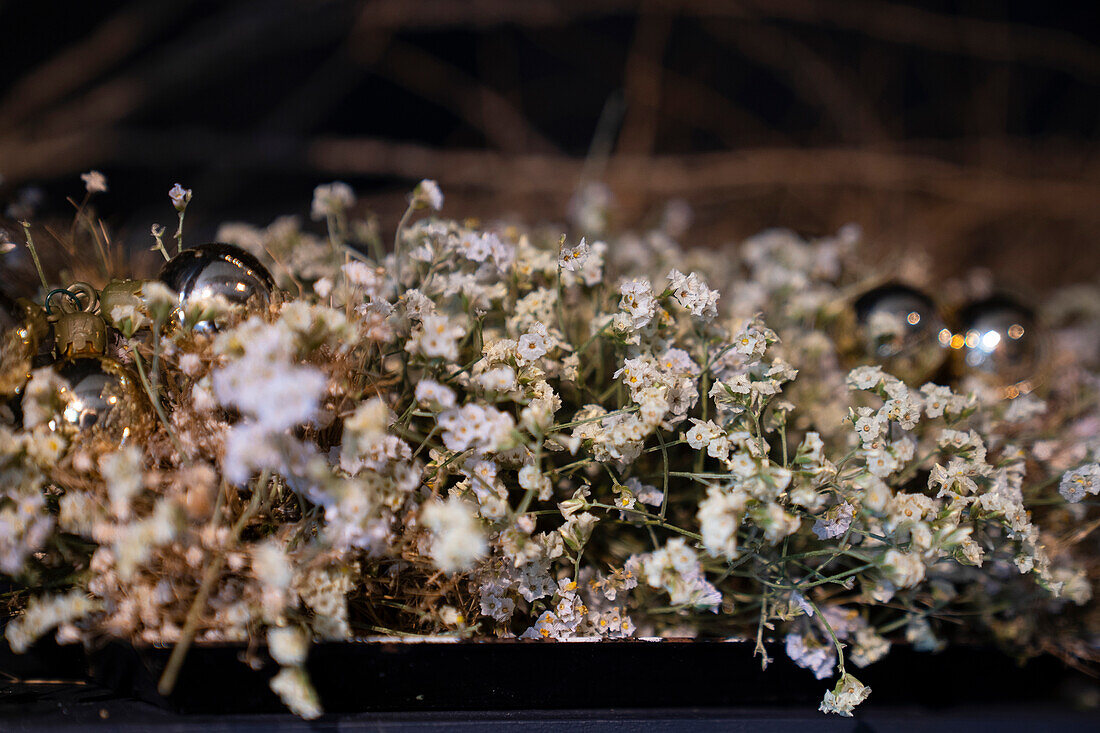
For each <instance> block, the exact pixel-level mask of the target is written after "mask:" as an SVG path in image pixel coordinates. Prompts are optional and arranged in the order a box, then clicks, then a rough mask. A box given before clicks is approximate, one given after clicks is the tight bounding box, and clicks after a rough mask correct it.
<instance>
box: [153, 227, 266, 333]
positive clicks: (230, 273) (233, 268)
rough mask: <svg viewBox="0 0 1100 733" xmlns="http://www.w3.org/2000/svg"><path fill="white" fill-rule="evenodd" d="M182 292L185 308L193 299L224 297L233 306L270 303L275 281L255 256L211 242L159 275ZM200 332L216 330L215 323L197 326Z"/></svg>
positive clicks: (182, 256) (176, 260)
mask: <svg viewBox="0 0 1100 733" xmlns="http://www.w3.org/2000/svg"><path fill="white" fill-rule="evenodd" d="M158 278H159V279H160V281H161V282H163V283H164V284H165V285H167V286H168V287H170V288H172V289H173V290H174V291H176V292H177V293H179V298H180V304H181V305H182V304H183V303H184V302H186V301H187V300H190V299H191V298H205V297H211V296H214V295H221V296H222V297H224V298H225V299H226V300H228V301H229V302H230V303H237V304H244V303H247V302H248V301H249V300H251V299H253V298H257V299H258V300H259V301H260V302H261V303H263V304H265V305H266V304H267V303H268V302H270V300H271V293H272V292H273V291H274V289H275V280H274V279H273V278H272V277H271V273H269V272H268V271H267V268H266V267H264V266H263V264H262V263H261V262H260V261H259V260H258V259H256V258H255V257H254V256H253V255H251V254H249V253H248V252H246V251H245V250H243V249H241V248H240V247H238V246H236V245H233V244H224V243H211V244H200V245H199V246H197V247H192V248H190V249H185V250H184V251H183V252H181V253H179V254H178V255H176V256H175V257H173V258H172V259H171V260H169V261H168V262H166V263H164V267H163V268H161V271H160V275H159V276H158ZM195 330H198V331H214V330H216V327H215V325H214V324H213V323H210V322H202V323H199V324H196V325H195Z"/></svg>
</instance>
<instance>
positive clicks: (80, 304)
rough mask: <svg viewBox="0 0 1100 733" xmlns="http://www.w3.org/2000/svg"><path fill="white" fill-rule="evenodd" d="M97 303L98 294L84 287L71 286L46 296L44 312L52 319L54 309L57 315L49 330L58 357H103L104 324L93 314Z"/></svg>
mask: <svg viewBox="0 0 1100 733" xmlns="http://www.w3.org/2000/svg"><path fill="white" fill-rule="evenodd" d="M58 296H61V297H58ZM98 303H99V294H98V293H97V292H96V289H95V288H93V287H92V286H91V285H89V284H88V283H74V284H72V285H70V286H69V287H68V288H63V289H58V290H54V291H52V292H51V293H50V294H49V295H47V296H46V310H47V312H49V313H50V314H51V315H53V311H54V310H55V309H56V310H59V311H60V315H58V316H57V322H56V323H54V327H53V330H54V338H55V339H56V342H57V355H58V357H60V358H62V359H66V358H70V359H71V358H73V357H76V356H101V355H102V354H104V353H106V351H107V323H106V322H105V321H104V320H103V318H102V317H101V316H99V315H97V314H96V313H95V312H94V311H95V308H96V305H97V304H98Z"/></svg>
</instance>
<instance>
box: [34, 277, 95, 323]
mask: <svg viewBox="0 0 1100 733" xmlns="http://www.w3.org/2000/svg"><path fill="white" fill-rule="evenodd" d="M59 294H64V295H66V296H68V297H67V300H63V301H61V302H60V303H58V304H57V310H59V311H60V312H62V313H79V312H80V311H84V312H85V313H94V312H95V309H96V306H97V305H99V292H98V291H97V290H96V289H95V288H94V287H93V286H92V285H90V284H88V283H86V282H75V283H73V284H72V285H70V286H69V287H67V288H55V289H53V290H51V291H50V292H49V294H48V295H47V296H46V313H48V314H50V315H52V314H53V309H54V307H53V305H52V303H53V299H54V296H55V295H59ZM74 306H75V307H74ZM70 309H71V310H70Z"/></svg>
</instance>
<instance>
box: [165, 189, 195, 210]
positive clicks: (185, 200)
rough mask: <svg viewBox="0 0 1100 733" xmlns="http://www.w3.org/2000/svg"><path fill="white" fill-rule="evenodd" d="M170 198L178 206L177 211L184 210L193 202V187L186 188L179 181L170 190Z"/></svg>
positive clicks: (173, 204)
mask: <svg viewBox="0 0 1100 733" xmlns="http://www.w3.org/2000/svg"><path fill="white" fill-rule="evenodd" d="M168 198H170V199H172V206H174V207H175V208H176V211H183V210H185V209H186V208H187V205H188V204H189V203H191V189H189V188H184V187H183V186H181V185H180V184H178V183H177V184H176V185H174V186H172V189H171V190H170V191H168Z"/></svg>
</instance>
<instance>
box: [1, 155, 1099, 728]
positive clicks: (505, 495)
mask: <svg viewBox="0 0 1100 733" xmlns="http://www.w3.org/2000/svg"><path fill="white" fill-rule="evenodd" d="M101 178H102V176H99V175H98V174H96V173H95V172H94V171H93V172H92V173H90V174H87V176H86V177H85V184H86V186H87V190H88V191H89V193H91V192H93V191H97V192H99V191H105V190H106V182H105V181H104V180H101ZM171 198H172V202H173V205H174V206H175V207H176V208H177V210H178V212H179V215H180V232H179V233H178V238H180V239H181V240H182V226H183V212H184V209H185V208H186V207H187V206H188V205H189V202H190V200H191V192H190V191H188V190H185V189H183V188H182V187H180V186H178V185H177V186H176V187H175V188H174V189H173V190H172V194H171ZM355 204H356V198H355V195H354V193H353V192H352V190H351V189H350V188H349V187H347V186H346V185H345V184H341V183H332V184H329V185H326V186H320V187H318V189H317V190H316V192H315V195H314V199H313V206H312V212H311V213H312V218H313V219H314V220H316V221H317V222H318V224H317V225H316V226H317V227H323V228H324V233H323V234H319V233H317V232H314V231H310V230H309V229H307V228H303V224H302V223H301V222H299V221H298V220H296V219H293V218H282V219H278V220H276V221H275V222H273V223H272V224H270V225H269V226H267V227H263V228H257V227H254V226H251V225H245V224H228V225H225V226H223V227H222V229H221V230H220V232H219V239H221V240H223V241H227V242H231V243H233V244H236V245H238V246H240V247H242V248H244V249H245V250H247V251H249V252H250V253H252V254H253V255H255V256H256V257H258V258H260V259H261V261H263V262H264V263H266V264H267V265H268V266H269V267H270V269H271V272H272V274H273V276H274V278H275V280H276V282H277V285H278V289H277V291H276V292H274V293H272V294H271V298H270V302H267V303H260V302H257V301H252V302H250V303H248V304H245V305H233V304H230V303H229V302H227V301H225V300H224V299H221V300H217V299H212V298H211V299H199V300H193V301H187V302H185V303H183V304H182V305H181V304H180V302H179V300H178V299H177V298H176V297H175V294H174V293H171V292H166V288H164V287H163V286H160V285H158V284H153V283H147V286H146V287H144V288H143V290H142V294H141V297H140V299H138V301H137V302H134V303H132V304H130V305H125V306H119V307H116V308H115V311H117V312H112V313H111V314H110V315H111V319H112V322H113V323H115V324H116V326H115V328H116V330H117V331H118V334H117V338H114V339H112V349H113V350H114V351H113V358H116V359H117V360H118V361H119V362H120V363H121V364H123V365H125V366H126V368H133V369H136V370H138V371H140V373H141V377H142V378H141V381H140V384H141V386H142V388H143V391H144V394H143V395H142V396H143V397H144V398H145V400H146V401H147V402H148V403H149V410H150V414H154V413H155V417H156V422H155V427H152V428H150V430H148V431H146V432H145V433H142V434H140V435H139V434H137V433H136V431H135V432H134V433H133V434H131V433H126V434H124V435H120V434H109V433H108V432H107V428H106V426H100V427H96V428H95V429H90V430H84V431H81V430H66V429H63V428H62V427H58V426H60V425H63V424H64V421H62V420H58V419H57V418H58V416H59V415H61V414H62V413H63V411H64V410H66V409H70V408H71V403H70V402H69V401H68V400H70V397H69V396H68V394H67V393H66V391H65V385H64V384H63V383H62V381H61V380H60V378H59V376H58V374H57V373H56V372H55V371H54V370H53V369H52V368H50V367H45V368H42V369H40V370H38V371H35V372H34V374H33V377H32V378H31V379H30V380H29V382H27V383H26V384H25V385H20V387H21V389H20V391H19V396H18V397H17V398H16V402H15V403H13V404H14V405H15V407H16V408H17V409H13V410H9V413H8V419H7V422H5V423H0V475H2V476H3V477H4V481H3V483H2V485H0V573H2V574H3V576H4V577H5V578H6V579H7V580H8V582H11V583H14V584H15V586H14V587H16V588H17V589H18V590H17V591H16V592H15V593H14V594H13V596H14V598H15V599H16V602H15V604H14V606H15V607H16V608H17V610H18V611H19V613H18V615H17V616H16V618H15V619H14V620H12V621H11V622H10V623H9V624H8V625H7V627H6V636H7V638H8V641H9V643H10V644H11V646H12V647H13V649H15V650H16V651H22V650H24V649H26V648H27V647H28V645H29V644H31V643H32V642H33V640H34V639H36V638H37V637H39V636H41V635H43V634H45V633H47V632H49V631H50V630H51V629H57V636H58V639H59V640H61V641H74V640H79V639H82V638H91V637H93V636H95V635H102V634H109V635H113V636H117V637H123V638H127V639H131V640H135V641H139V642H144V643H163V642H167V643H175V642H180V641H184V642H190V641H192V640H198V641H242V640H246V639H250V638H255V637H256V634H257V632H258V631H262V632H263V633H264V635H265V637H266V639H267V640H268V648H269V651H270V654H271V656H272V658H273V659H274V660H275V661H276V662H277V663H278V664H279V665H280V666H281V667H282V669H281V671H280V672H279V673H278V674H277V675H275V676H274V677H273V678H272V680H271V687H272V689H273V690H274V691H275V692H276V693H278V694H279V695H280V696H281V698H282V699H283V700H284V701H285V702H286V704H287V705H288V706H289V707H290V708H291V709H292V710H294V711H295V712H296V713H298V714H300V715H303V716H305V717H315V716H316V715H319V714H320V712H321V708H320V705H319V703H318V700H319V697H318V695H317V692H316V691H315V690H314V689H313V687H312V686H311V683H310V681H309V679H308V676H307V675H306V672H305V667H304V663H305V660H306V657H307V654H308V648H309V643H310V641H311V640H313V639H346V638H350V637H352V636H356V635H361V634H364V633H371V634H376V633H378V632H379V630H382V631H383V632H390V633H393V634H401V635H409V634H419V635H426V636H431V635H447V636H453V637H459V638H480V637H499V638H521V639H534V640H545V639H552V640H562V639H593V640H595V639H618V638H626V637H633V636H645V637H661V636H665V637H683V636H697V637H700V638H729V637H733V636H738V637H742V638H747V639H755V640H756V644H757V651H758V653H759V654H761V656H762V657H763V659H764V661H765V662H766V661H767V658H768V657H767V650H768V648H769V644H770V643H772V642H773V641H774V640H775V639H781V640H783V648H785V650H786V653H787V655H788V656H790V658H791V659H793V660H794V661H795V662H796V663H797V664H798V665H800V666H802V667H805V668H807V669H808V670H810V671H811V672H812V674H813V675H814V676H816V677H817V678H818V679H825V678H828V677H831V676H834V675H836V676H837V678H838V681H837V682H836V684H835V686H833V687H832V688H831V689H830V690H829V691H827V692H826V693H825V697H824V700H823V701H822V703H821V710H823V711H825V712H830V713H838V714H841V715H850V714H851V713H852V711H853V709H854V708H855V707H856V706H857V705H858V704H859V703H861V702H862V701H863V700H864V699H866V698H867V696H868V695H869V694H870V692H871V691H870V688H869V687H867V686H865V685H864V684H862V683H861V682H860V681H859V680H857V679H856V678H855V677H853V676H852V675H851V674H849V673H848V672H847V671H846V668H845V664H846V663H848V664H854V665H856V666H857V667H866V666H868V665H871V664H873V663H874V662H875V661H877V660H878V659H880V658H882V657H883V656H884V655H885V654H886V653H887V652H888V651H889V649H890V647H891V645H892V644H894V643H898V642H905V643H909V644H911V645H913V646H914V647H915V648H917V649H920V650H930V651H931V650H936V649H939V648H941V647H942V646H943V645H944V644H946V643H948V642H950V641H952V640H954V639H956V638H987V639H995V640H997V641H999V642H1001V643H1003V644H1004V645H1006V646H1007V647H1009V648H1011V649H1013V650H1015V651H1017V652H1019V653H1025V654H1026V653H1029V652H1032V651H1034V650H1038V649H1047V650H1049V649H1058V650H1061V651H1062V652H1065V653H1067V654H1069V653H1074V654H1077V655H1079V656H1080V655H1084V656H1088V655H1089V654H1092V655H1093V656H1095V655H1096V649H1095V647H1092V651H1083V650H1084V649H1086V647H1085V646H1083V645H1082V643H1080V639H1082V638H1088V635H1089V634H1092V635H1093V636H1095V634H1096V632H1097V629H1096V628H1095V619H1096V614H1095V613H1091V615H1090V609H1092V608H1093V606H1092V605H1090V604H1091V603H1092V601H1091V597H1092V592H1091V587H1090V583H1089V581H1088V578H1089V577H1095V572H1096V568H1097V562H1098V560H1100V557H1098V555H1097V553H1096V551H1095V538H1092V539H1089V538H1090V530H1091V528H1094V527H1095V526H1096V519H1095V506H1096V505H1097V503H1098V502H1097V501H1095V497H1096V496H1097V494H1098V492H1100V466H1098V463H1097V461H1098V460H1100V439H1098V438H1097V435H1098V434H1100V431H1097V430H1096V429H1095V428H1096V425H1097V424H1100V407H1098V405H1100V402H1098V400H1097V395H1098V392H1100V378H1098V374H1100V372H1098V369H1097V368H1098V366H1100V365H1098V364H1097V357H1096V354H1095V353H1093V352H1089V351H1088V344H1089V343H1092V344H1094V343H1095V340H1096V336H1097V333H1096V330H1095V328H1094V330H1093V331H1092V332H1091V335H1090V334H1085V335H1084V336H1082V334H1081V331H1080V326H1079V324H1078V323H1076V322H1074V321H1072V319H1071V316H1070V315H1066V316H1064V317H1062V320H1059V318H1060V316H1059V315H1058V314H1059V313H1066V314H1072V313H1073V312H1075V310H1074V308H1076V309H1077V310H1080V309H1081V308H1084V307H1085V306H1086V305H1088V304H1091V305H1092V307H1094V308H1096V309H1097V311H1098V312H1100V293H1098V292H1093V291H1088V292H1083V293H1081V294H1079V296H1078V297H1079V299H1080V300H1081V302H1080V303H1077V305H1076V306H1073V307H1070V306H1067V305H1066V304H1062V305H1061V306H1059V308H1060V310H1059V309H1052V310H1051V311H1050V313H1051V315H1050V318H1049V319H1048V321H1049V323H1050V324H1051V328H1052V338H1051V340H1052V343H1054V344H1055V346H1054V347H1053V348H1054V349H1056V354H1055V355H1051V356H1050V357H1049V358H1050V359H1051V360H1052V363H1058V364H1059V365H1060V366H1059V372H1058V375H1057V379H1056V380H1051V381H1049V382H1048V383H1046V384H1039V383H1038V381H1036V384H1037V386H1038V390H1036V391H1035V392H1033V393H1031V394H1021V393H1020V390H1018V389H1017V390H1016V391H1015V393H1014V394H1013V393H1010V392H1008V391H1006V390H1005V389H1002V387H1003V385H1000V384H998V383H997V377H996V375H992V376H989V375H977V374H974V373H971V372H967V371H966V370H965V369H961V368H960V369H943V370H941V371H939V372H936V373H926V374H914V373H909V372H906V371H905V370H902V371H899V372H898V373H895V369H894V366H896V364H891V363H880V362H879V361H878V360H877V359H876V356H875V354H872V353H866V352H865V351H864V350H861V348H860V347H859V345H858V344H855V343H854V342H853V340H852V339H851V338H850V337H849V336H850V334H849V330H850V328H849V327H850V323H851V319H852V317H853V316H852V315H851V314H852V302H851V299H852V294H853V293H859V292H860V291H861V290H862V289H865V285H864V283H866V282H872V281H874V279H875V273H873V272H868V271H866V270H865V269H864V265H863V264H862V261H861V259H860V258H859V257H858V255H857V251H858V246H859V232H858V230H856V229H854V228H852V227H846V228H845V229H843V230H841V231H840V232H839V233H838V234H837V235H836V236H833V237H828V238H824V239H820V240H816V241H807V240H803V239H801V238H800V237H798V236H796V235H794V234H792V233H790V232H786V231H770V232H765V233H763V234H761V235H759V236H757V237H754V238H752V239H750V240H748V241H747V242H744V243H742V244H741V245H739V246H738V247H736V248H732V249H731V250H730V251H729V252H728V253H726V254H727V255H728V256H726V255H723V256H714V255H713V254H712V253H704V252H700V251H698V250H691V249H681V248H680V246H679V245H678V244H677V242H676V241H675V239H674V238H675V237H677V236H680V235H681V234H682V233H683V226H682V223H683V222H684V221H685V220H686V219H685V214H684V212H682V211H681V212H679V214H677V215H676V216H666V217H664V218H662V219H661V224H660V225H659V227H658V228H656V229H653V230H650V231H646V232H641V233H633V232H612V231H610V230H609V227H608V222H609V221H611V218H610V217H609V216H608V211H607V207H608V206H610V204H611V199H610V196H609V194H608V192H607V191H606V189H603V188H599V187H595V188H591V187H590V188H588V189H586V190H585V191H583V192H582V193H581V194H578V198H577V200H576V201H574V204H573V212H572V214H573V219H574V221H575V222H576V224H577V227H578V230H577V231H575V232H570V233H569V234H568V235H560V232H553V233H551V232H549V231H547V230H536V229H532V230H527V229H524V228H522V227H520V226H518V225H512V224H508V223H500V224H493V225H491V226H489V227H487V228H484V229H478V228H475V227H473V226H472V225H470V224H468V223H462V222H459V221H452V220H447V219H443V218H439V217H438V215H437V214H436V213H435V212H438V211H439V210H440V209H441V207H442V206H443V195H442V193H441V191H440V189H439V187H438V186H437V185H436V184H435V183H434V182H432V181H424V182H422V183H421V184H420V185H419V186H417V188H416V190H415V191H414V192H413V194H412V195H411V196H410V198H409V208H408V212H407V213H406V216H405V217H403V218H402V220H401V223H400V224H399V225H398V227H397V231H396V233H395V236H394V237H393V247H392V248H391V247H388V246H387V244H388V243H389V242H388V237H387V238H384V237H383V236H382V233H381V227H380V226H379V224H378V222H376V221H374V220H371V219H365V220H360V219H356V218H354V216H353V210H354V209H355ZM678 222H679V223H678ZM157 241H158V244H160V239H159V238H158V240H157ZM570 242H573V243H575V244H572V245H570V244H569V243H570ZM161 250H162V251H163V246H161ZM685 273H687V274H685ZM1071 305H1072V304H1071ZM176 311H179V312H176ZM203 322H205V323H214V324H215V327H214V328H198V327H196V326H197V324H199V323H203ZM1071 323H1073V324H1074V325H1073V327H1072V328H1070V327H1069V325H1068V324H1071ZM1063 324H1067V325H1066V326H1065V327H1064V328H1063ZM896 326H897V324H887V323H886V322H885V321H884V320H883V319H882V318H878V319H877V320H875V322H874V323H871V324H868V327H869V329H870V330H871V332H873V333H874V334H880V335H881V333H887V332H889V333H893V334H894V335H895V336H896V335H897V334H896V333H894V331H897V328H896ZM1094 326H1095V324H1094ZM890 329H894V330H893V331H891V330H890ZM1090 339H1091V341H1090ZM3 343H4V344H5V346H4V349H5V350H6V351H5V352H4V354H3V357H4V360H2V361H0V366H2V365H4V364H8V363H14V361H13V360H9V354H8V353H7V351H8V350H13V349H15V345H14V342H12V341H11V340H10V339H9V340H5V341H4V342H3ZM923 348H927V349H940V348H943V346H942V345H941V344H939V343H938V342H936V341H935V340H934V339H933V340H932V341H931V342H929V343H927V344H925V345H924V347H923ZM12 353H14V352H12ZM12 359H14V357H12ZM24 372H25V369H24ZM903 372H905V373H903ZM13 373H14V372H13ZM2 383H5V384H6V383H7V382H2ZM1040 395H1041V399H1040ZM5 399H7V397H5ZM1089 542H1092V543H1093V544H1092V545H1089ZM1090 547H1091V548H1092V549H1091V550H1090V549H1089V548H1090ZM46 587H51V588H53V590H50V591H46V590H44V588H46ZM362 599H366V600H367V601H368V602H366V603H363V602H356V601H357V600H359V601H361V600H362ZM1055 615H1057V616H1058V617H1059V619H1060V622H1059V625H1058V627H1057V628H1058V631H1057V633H1056V632H1055V631H1054V627H1052V626H1050V625H1047V624H1045V623H1044V621H1045V620H1046V619H1049V618H1052V617H1053V616H1055ZM960 618H962V619H966V620H967V624H966V625H965V626H964V627H961V628H960V627H958V626H957V625H955V624H952V623H947V621H946V620H948V619H950V620H957V619H960ZM1089 619H1091V622H1090V620H1089ZM1090 623H1091V624H1092V626H1091V627H1090ZM862 674H863V673H862V672H861V675H862ZM871 674H873V672H871ZM872 681H873V680H872Z"/></svg>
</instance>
